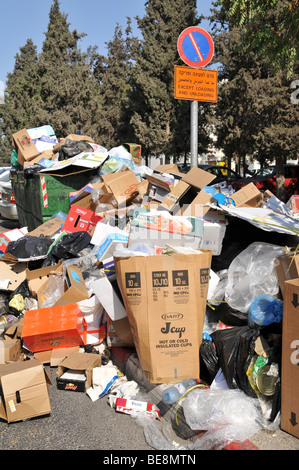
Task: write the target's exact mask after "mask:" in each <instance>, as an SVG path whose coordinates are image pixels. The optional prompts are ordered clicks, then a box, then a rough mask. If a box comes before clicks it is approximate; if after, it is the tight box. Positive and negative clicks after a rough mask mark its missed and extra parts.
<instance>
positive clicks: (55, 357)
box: [33, 346, 80, 367]
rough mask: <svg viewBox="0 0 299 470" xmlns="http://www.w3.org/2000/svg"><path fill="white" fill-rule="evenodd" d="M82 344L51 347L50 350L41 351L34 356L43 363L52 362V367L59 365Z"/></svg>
mask: <svg viewBox="0 0 299 470" xmlns="http://www.w3.org/2000/svg"><path fill="white" fill-rule="evenodd" d="M79 349H80V346H73V347H70V348H60V349H49V350H48V351H39V352H36V353H34V354H33V356H34V357H35V358H36V359H37V360H38V361H39V362H41V363H42V364H50V366H51V367H57V366H59V364H60V363H61V362H62V361H63V360H64V359H65V358H66V357H67V356H70V355H71V354H73V353H74V352H78V351H79Z"/></svg>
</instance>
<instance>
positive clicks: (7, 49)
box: [0, 0, 212, 103]
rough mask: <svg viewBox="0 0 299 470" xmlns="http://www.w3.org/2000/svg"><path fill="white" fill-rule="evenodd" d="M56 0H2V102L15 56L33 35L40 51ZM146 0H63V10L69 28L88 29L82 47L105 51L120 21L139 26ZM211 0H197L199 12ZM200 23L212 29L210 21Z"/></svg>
mask: <svg viewBox="0 0 299 470" xmlns="http://www.w3.org/2000/svg"><path fill="white" fill-rule="evenodd" d="M52 3H53V0H25V1H24V0H8V1H4V0H1V1H0V18H1V28H0V103H1V96H2V95H3V90H4V88H5V83H6V79H7V74H8V73H11V72H13V69H14V64H15V56H16V54H19V53H20V48H21V47H23V46H24V45H25V44H26V42H27V39H32V41H33V43H34V44H35V45H36V47H37V53H40V52H41V48H42V44H43V41H44V39H45V33H46V31H47V29H48V23H49V12H50V9H51V5H52ZM145 3H146V0H110V1H109V0H83V1H82V0H60V1H59V4H60V11H61V12H62V13H65V14H67V15H68V16H67V21H68V23H70V26H69V28H70V30H71V31H73V30H75V29H76V30H77V31H78V33H86V37H85V38H84V39H82V40H81V41H80V42H79V47H80V49H81V50H82V51H86V50H87V47H88V46H97V47H98V52H99V53H100V54H103V55H106V54H107V48H106V44H105V43H106V42H108V41H110V40H111V39H113V35H114V30H115V27H116V25H117V24H119V25H121V26H122V28H123V31H124V30H125V27H126V24H127V17H129V18H131V19H132V27H133V32H134V34H135V35H139V34H140V33H139V30H138V28H137V25H136V21H135V20H134V18H135V17H136V16H140V17H143V16H144V14H145ZM211 5H212V0H197V12H198V14H199V15H200V14H203V15H208V14H209V13H210V8H211ZM200 26H201V27H202V28H204V29H206V30H207V31H209V23H208V22H202V23H201V24H200Z"/></svg>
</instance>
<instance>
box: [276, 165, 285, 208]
mask: <svg viewBox="0 0 299 470" xmlns="http://www.w3.org/2000/svg"><path fill="white" fill-rule="evenodd" d="M276 197H277V198H278V199H280V200H281V201H282V202H286V190H285V177H284V158H283V157H281V156H278V157H276Z"/></svg>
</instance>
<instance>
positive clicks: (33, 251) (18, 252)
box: [6, 235, 53, 259]
mask: <svg viewBox="0 0 299 470" xmlns="http://www.w3.org/2000/svg"><path fill="white" fill-rule="evenodd" d="M52 243H53V240H51V239H50V238H48V237H32V236H29V235H28V236H25V237H22V238H19V239H18V240H15V241H11V242H9V243H8V245H7V248H6V253H9V254H11V255H13V256H15V257H16V258H24V259H26V258H36V257H39V256H45V255H47V252H48V249H49V248H50V246H51V244H52Z"/></svg>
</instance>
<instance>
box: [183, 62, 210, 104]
mask: <svg viewBox="0 0 299 470" xmlns="http://www.w3.org/2000/svg"><path fill="white" fill-rule="evenodd" d="M174 97H175V98H176V99H178V100H192V101H205V102H209V103H217V98H218V72H217V70H211V69H194V68H192V67H182V66H180V65H175V67H174Z"/></svg>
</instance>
